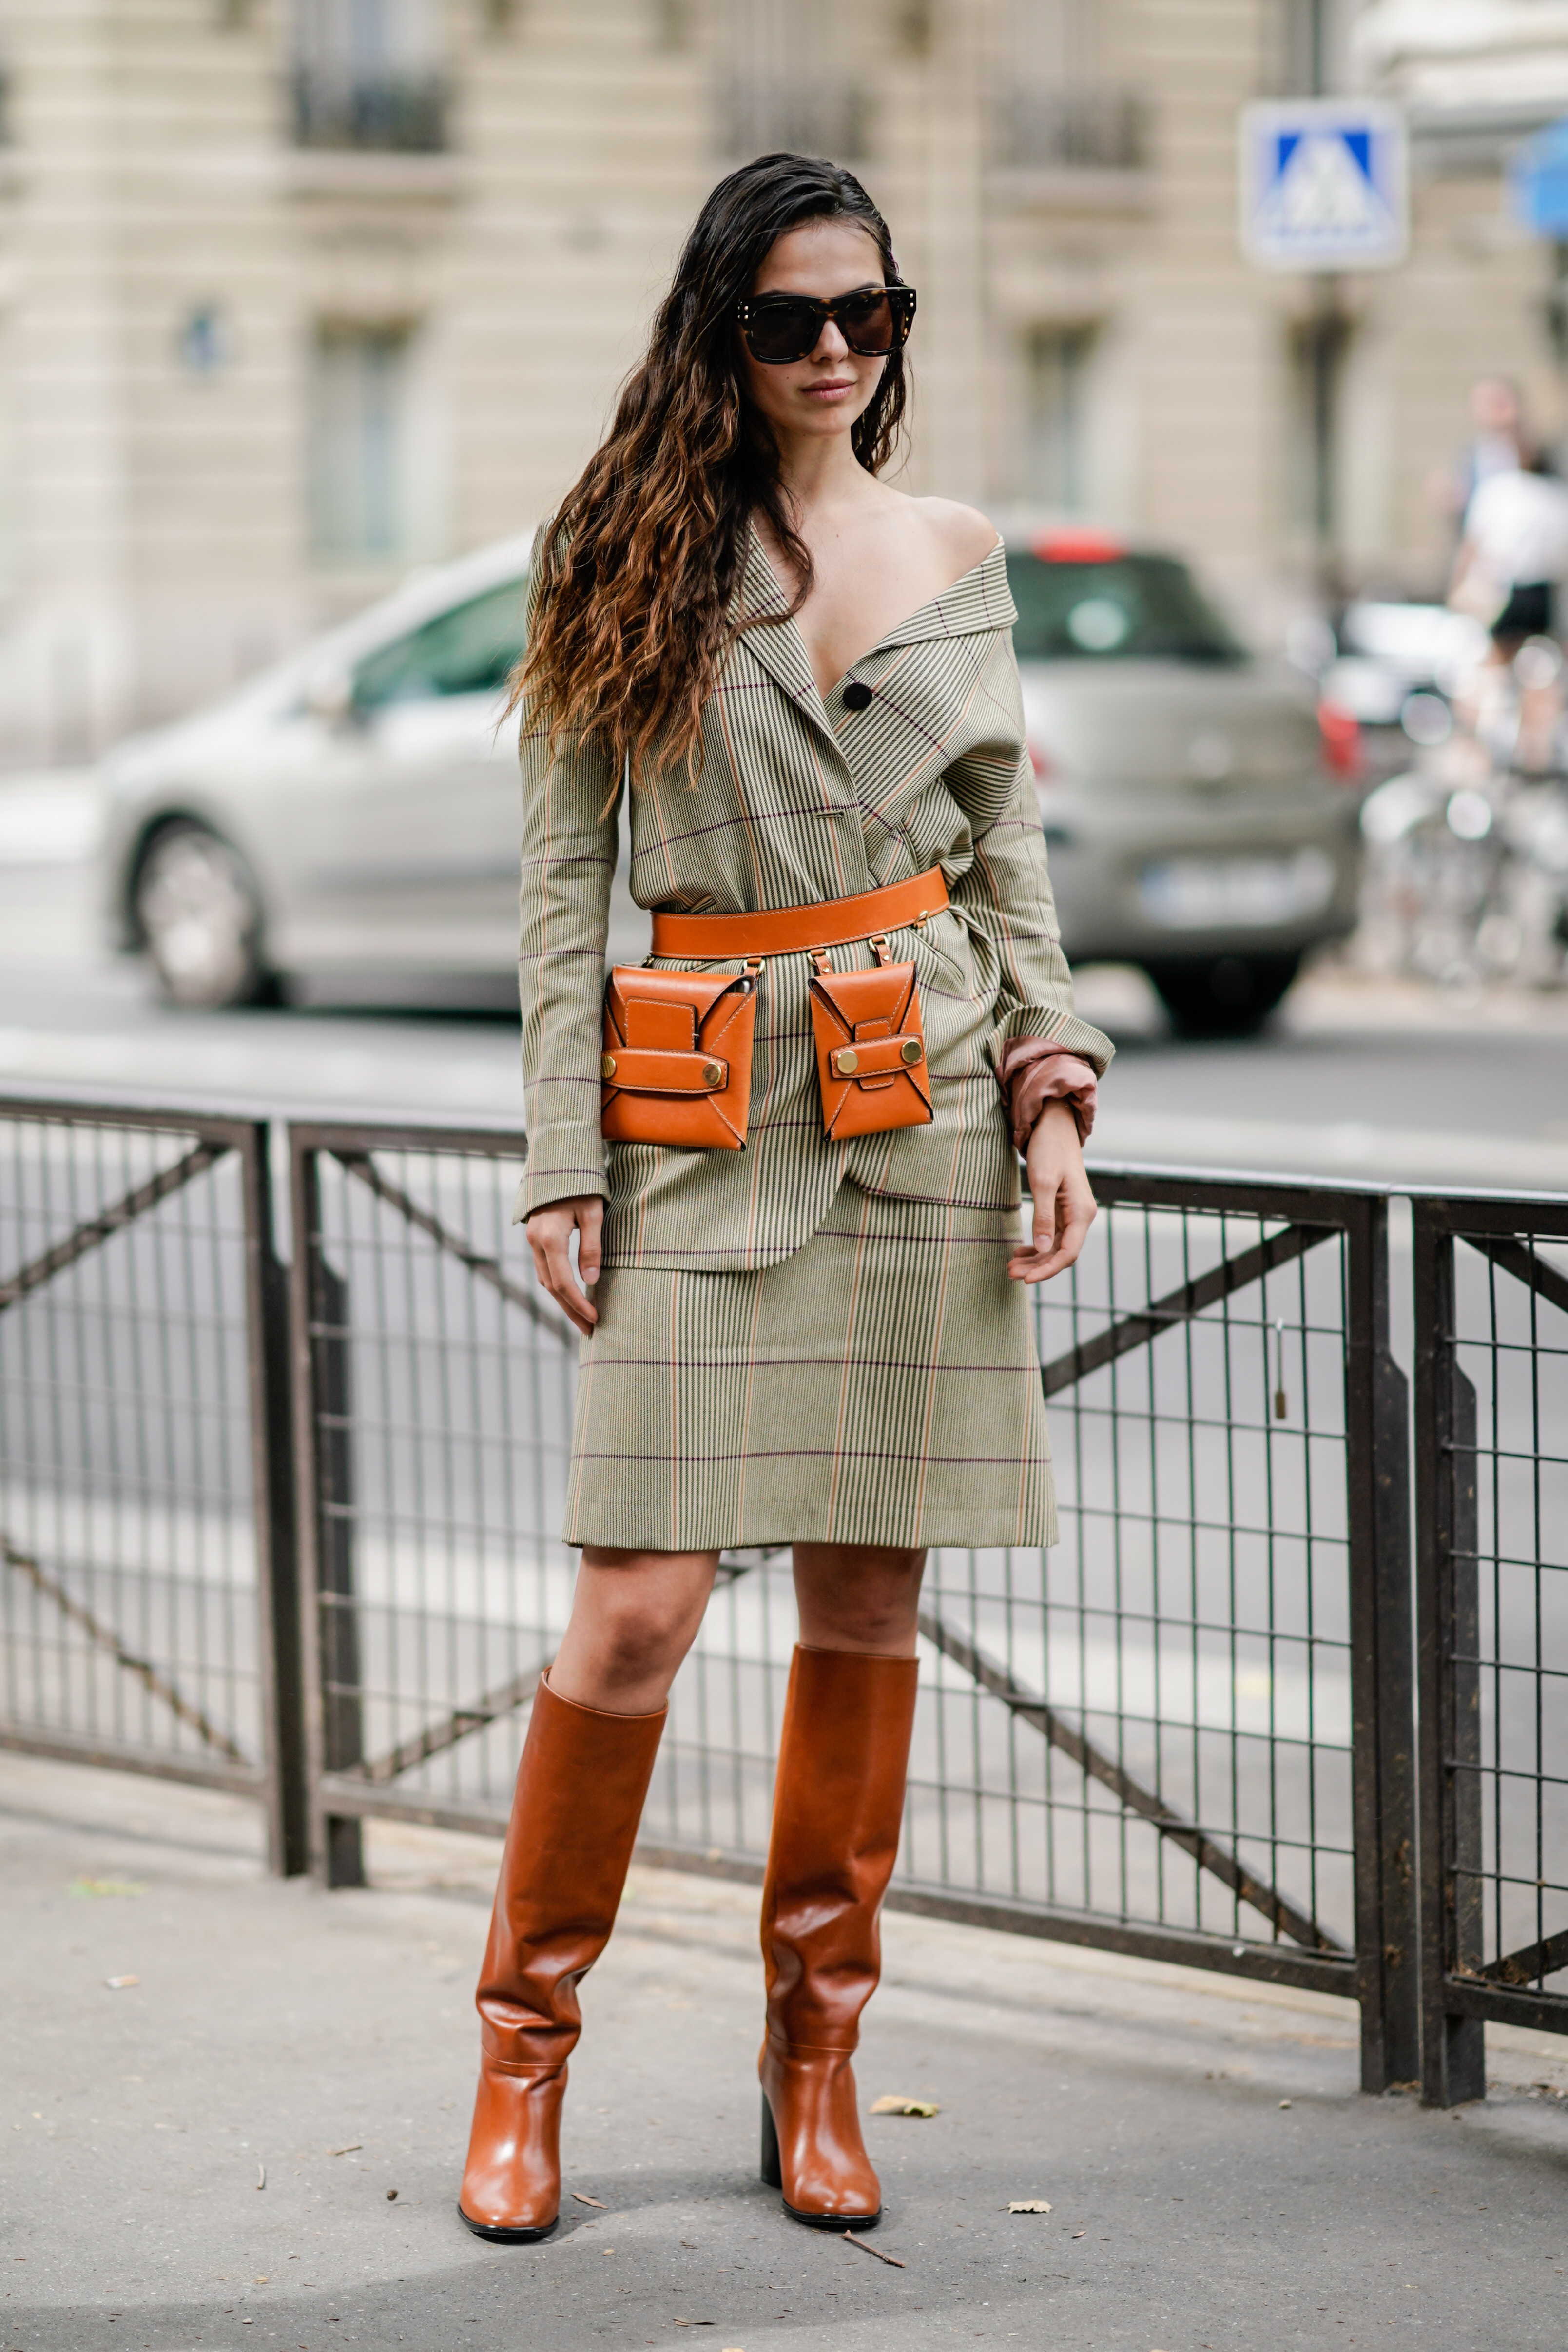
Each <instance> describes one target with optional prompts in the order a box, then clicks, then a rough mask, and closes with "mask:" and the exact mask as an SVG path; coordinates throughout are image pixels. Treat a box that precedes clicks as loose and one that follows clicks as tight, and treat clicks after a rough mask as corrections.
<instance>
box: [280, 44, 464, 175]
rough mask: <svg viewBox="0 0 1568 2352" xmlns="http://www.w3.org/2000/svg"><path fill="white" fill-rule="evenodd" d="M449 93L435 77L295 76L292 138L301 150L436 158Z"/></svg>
mask: <svg viewBox="0 0 1568 2352" xmlns="http://www.w3.org/2000/svg"><path fill="white" fill-rule="evenodd" d="M448 100H449V92H448V88H447V84H446V80H445V78H444V76H443V75H441V74H438V73H429V72H421V73H377V74H364V73H359V74H343V73H328V72H323V71H321V70H320V69H319V68H314V67H308V66H302V67H299V68H297V69H296V71H295V75H294V137H295V142H296V144H297V145H298V146H300V147H338V148H361V149H371V150H373V151H377V152H382V153H386V152H393V153H401V154H413V155H432V154H438V153H439V152H441V150H442V149H443V148H444V147H445V145H446V143H447V114H448Z"/></svg>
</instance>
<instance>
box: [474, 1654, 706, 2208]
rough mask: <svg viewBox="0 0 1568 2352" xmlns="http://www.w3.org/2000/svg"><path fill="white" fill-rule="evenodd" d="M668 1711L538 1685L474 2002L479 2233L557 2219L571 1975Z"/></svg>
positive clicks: (570, 2040)
mask: <svg viewBox="0 0 1568 2352" xmlns="http://www.w3.org/2000/svg"><path fill="white" fill-rule="evenodd" d="M664 1712H665V1711H664V1709H663V1708H661V1709H660V1711H659V1713H658V1714H657V1715H601V1714H600V1713H599V1712H598V1711H597V1710H596V1709H595V1708H593V1707H591V1706H575V1705H574V1704H573V1702H572V1701H571V1700H570V1699H564V1698H559V1697H558V1696H556V1694H555V1692H554V1691H552V1690H551V1688H550V1686H549V1684H548V1683H546V1682H541V1683H540V1685H539V1686H538V1695H537V1696H536V1697H535V1699H534V1705H533V1715H532V1717H531V1719H530V1721H529V1724H528V1738H527V1739H526V1740H525V1742H524V1744H523V1756H522V1761H521V1763H520V1764H519V1765H518V1767H517V1792H516V1794H515V1795H514V1797H513V1799H512V1818H511V1822H510V1823H509V1825H508V1827H507V1850H506V1853H505V1854H504V1856H503V1858H502V1862H501V1876H500V1880H499V1883H498V1885H497V1888H496V1908H495V1912H494V1914H493V1915H492V1917H491V1921H490V1941H489V1944H488V1946H487V1947H486V1953H485V1965H484V1968H483V1969H482V1970H481V1972H480V1976H479V1989H478V1991H477V1992H476V1995H475V2006H476V2009H477V2010H478V2011H479V2015H480V2018H481V2020H482V2026H481V2032H480V2058H479V2093H478V2096H477V2098H476V2100H475V2103H474V2128H473V2131H472V2133H471V2134H470V2136H469V2141H468V2162H467V2164H466V2166H465V2168H464V2173H463V2189H462V2193H461V2195H460V2197H459V2199H458V2202H457V2210H458V2211H459V2213H460V2214H461V2215H462V2216H463V2219H464V2220H465V2221H466V2222H467V2224H468V2227H469V2228H470V2229H471V2230H472V2231H475V2232H476V2235H477V2236H479V2237H481V2238H498V2239H500V2240H502V2241H503V2242H507V2243H511V2242H516V2241H517V2240H520V2239H528V2238H544V2237H548V2236H549V2232H550V2231H552V2230H553V2229H554V2228H555V2225H556V2222H557V2221H559V2218H560V2110H561V2102H562V2100H563V2098H564V2096H565V2094H566V2062H567V2059H568V2057H569V2055H570V2053H571V2051H572V2050H573V2049H574V2048H575V2047H576V2044H577V2037H578V2034H579V2033H580V2031H581V2028H582V2012H581V2011H580V2009H579V2007H578V2000H577V1986H578V1979H580V1977H582V1976H584V1975H586V1973H587V1971H588V1970H589V1969H591V1967H592V1966H593V1963H594V1961H595V1960H596V1959H597V1958H599V1955H600V1953H601V1951H602V1950H603V1949H604V1947H605V1945H606V1944H607V1943H608V1942H609V1940H610V1930H611V1928H612V1927H613V1926H614V1924H615V1914H616V1910H617V1908H618V1907H619V1906H620V1902H621V1892H622V1887H623V1886H624V1885H625V1883H626V1871H627V1866H628V1864H630V1862H631V1860H632V1844H633V1843H634V1841H635V1839H636V1835H637V1824H638V1822H640V1821H641V1819H642V1817H643V1800H644V1798H645V1797H646V1796H647V1793H648V1783H649V1781H650V1780H652V1778H653V1759H654V1757H655V1756H656V1755H657V1753H658V1748H659V1735H660V1733H661V1732H662V1731H663V1730H664Z"/></svg>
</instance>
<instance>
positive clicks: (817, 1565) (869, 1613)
mask: <svg viewBox="0 0 1568 2352" xmlns="http://www.w3.org/2000/svg"><path fill="white" fill-rule="evenodd" d="M924 1575H925V1553H924V1552H923V1551H900V1550H897V1549H894V1547H893V1546H892V1545H887V1544H822V1543H810V1544H797V1545H796V1546H795V1600H796V1605H797V1606H798V1608H799V1610H800V1640H801V1642H802V1643H804V1645H805V1647H806V1648H807V1649H809V1650H859V1651H862V1652H864V1653H866V1654H868V1655H870V1656H873V1657H879V1658H912V1657H913V1656H914V1655H915V1615H916V1612H917V1611H918V1609H919V1607H920V1580H921V1578H922V1577H923V1576H924Z"/></svg>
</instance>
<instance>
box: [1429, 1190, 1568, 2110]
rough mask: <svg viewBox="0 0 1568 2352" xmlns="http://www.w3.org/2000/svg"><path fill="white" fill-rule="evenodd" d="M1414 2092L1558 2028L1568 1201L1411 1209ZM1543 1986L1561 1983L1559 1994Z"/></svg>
mask: <svg viewBox="0 0 1568 2352" xmlns="http://www.w3.org/2000/svg"><path fill="white" fill-rule="evenodd" d="M1414 1242H1415V1274H1416V1433H1417V1435H1416V1472H1417V1475H1416V1495H1417V1529H1418V1540H1417V1547H1416V1591H1417V1604H1416V1605H1417V1612H1418V1622H1419V1628H1420V1706H1421V1852H1422V1856H1423V1862H1424V1868H1423V1871H1422V1896H1421V1908H1422V1921H1421V1937H1422V1976H1423V2058H1424V2067H1423V2073H1424V2086H1425V2094H1426V2096H1427V2100H1428V2101H1429V2102H1430V2103H1431V2104H1433V2105H1440V2106H1447V2105H1451V2104H1452V2103H1453V2102H1454V2101H1455V2100H1458V2099H1473V2098H1479V2097H1480V2096H1481V2095H1483V2094H1484V2091H1485V2088H1486V2076H1485V2070H1484V2055H1485V2053H1484V2047H1483V2035H1484V2031H1485V2021H1486V2020H1487V2019H1488V2018H1493V2019H1496V2020H1498V2021H1500V2022H1503V2023H1508V2024H1511V2025H1526V2026H1535V2027H1544V2028H1545V2029H1546V2030H1547V2031H1549V2032H1558V2033H1562V2032H1568V1202H1557V1203H1555V1204H1554V1205H1552V1206H1547V1205H1545V1204H1534V1205H1532V1206H1531V1208H1530V1209H1529V1210H1528V1212H1527V1211H1525V1210H1523V1209H1522V1208H1521V1206H1520V1205H1519V1204H1517V1203H1514V1202H1498V1201H1485V1200H1477V1199H1474V1198H1469V1199H1456V1198H1448V1199H1425V1200H1417V1202H1416V1204H1415V1234H1414ZM1552 1979H1556V1981H1555V1983H1553V1982H1552Z"/></svg>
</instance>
